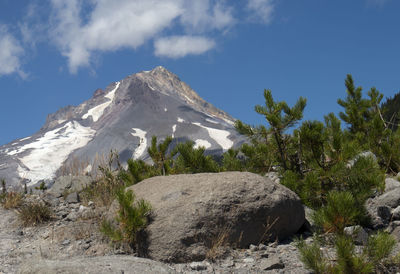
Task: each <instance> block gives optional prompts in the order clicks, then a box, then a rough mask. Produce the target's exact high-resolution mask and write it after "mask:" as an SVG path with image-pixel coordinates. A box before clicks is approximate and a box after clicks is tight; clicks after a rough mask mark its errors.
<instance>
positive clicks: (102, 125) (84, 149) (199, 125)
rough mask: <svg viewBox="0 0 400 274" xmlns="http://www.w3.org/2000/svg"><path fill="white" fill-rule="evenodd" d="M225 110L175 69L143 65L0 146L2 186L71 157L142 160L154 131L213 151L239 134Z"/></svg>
mask: <svg viewBox="0 0 400 274" xmlns="http://www.w3.org/2000/svg"><path fill="white" fill-rule="evenodd" d="M234 121H235V119H233V118H232V117H231V116H230V115H229V114H227V113H226V112H224V111H222V110H219V109H217V108H216V107H214V106H213V105H211V104H210V103H208V102H206V101H204V100H203V99H202V98H201V97H200V96H199V95H198V94H197V93H196V92H195V91H193V90H192V89H191V88H190V87H189V86H188V85H187V84H185V83H184V82H182V81H181V80H180V79H179V78H178V76H176V75H175V74H173V73H171V72H169V71H168V70H166V69H165V68H163V67H156V68H155V69H153V70H151V71H143V72H139V73H136V74H133V75H130V76H128V77H126V78H125V79H123V80H121V81H119V82H115V83H112V84H110V85H109V86H108V87H107V88H106V89H105V90H101V89H98V90H96V91H95V92H94V94H93V97H92V98H90V99H89V100H87V101H85V102H83V103H82V104H80V105H79V106H67V107H64V108H62V109H60V110H58V111H57V112H56V113H53V114H50V115H48V117H47V120H46V123H45V124H44V126H43V127H42V128H41V129H40V130H39V131H38V132H37V133H35V134H34V135H32V136H29V137H26V138H22V139H18V140H15V141H13V142H11V143H9V144H6V145H3V146H1V147H0V178H4V179H6V181H7V184H8V185H10V184H11V185H13V186H16V185H19V184H21V183H27V184H28V186H31V185H34V184H36V183H38V182H39V181H40V180H47V181H51V180H52V179H54V177H55V176H56V174H57V173H59V172H60V170H62V169H63V168H65V167H66V166H68V165H72V164H73V162H74V161H76V159H79V160H80V161H81V163H85V162H86V163H87V166H86V167H85V168H86V169H87V170H88V171H89V170H90V169H91V164H90V163H93V161H94V159H95V158H96V157H98V155H108V154H109V152H110V150H111V149H114V150H116V151H118V152H119V156H120V160H121V162H126V160H128V159H129V158H134V159H143V160H145V161H149V160H150V159H149V156H148V154H147V147H148V146H149V144H150V141H151V138H152V136H153V135H155V136H157V137H158V139H159V140H161V139H163V138H165V137H166V136H168V135H172V136H173V137H174V138H175V142H184V141H187V140H193V141H194V142H195V143H196V146H200V145H201V146H204V147H206V149H207V153H209V154H220V153H222V152H223V151H226V150H227V149H229V148H231V147H232V146H237V145H239V144H241V143H242V142H243V141H244V138H243V137H242V136H240V135H239V134H237V133H236V130H235V128H234V126H233V124H234Z"/></svg>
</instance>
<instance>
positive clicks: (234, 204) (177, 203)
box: [108, 172, 304, 262]
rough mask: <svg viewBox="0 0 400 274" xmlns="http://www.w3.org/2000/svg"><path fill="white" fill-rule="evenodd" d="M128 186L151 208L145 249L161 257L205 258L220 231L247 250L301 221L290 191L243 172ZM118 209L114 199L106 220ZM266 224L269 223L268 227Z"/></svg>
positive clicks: (295, 227)
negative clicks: (152, 218)
mask: <svg viewBox="0 0 400 274" xmlns="http://www.w3.org/2000/svg"><path fill="white" fill-rule="evenodd" d="M128 189H132V190H133V191H134V193H135V194H136V196H137V197H138V198H144V199H146V200H147V201H149V202H150V204H151V205H152V207H153V209H154V214H155V216H157V218H154V220H153V221H152V222H151V223H150V224H149V226H148V227H147V230H148V232H149V233H148V235H149V238H148V239H147V240H148V249H147V250H146V251H147V252H148V255H149V256H150V258H153V259H156V260H160V261H168V262H189V261H199V260H204V259H205V257H206V253H207V251H208V248H209V247H208V246H209V243H210V242H211V243H212V242H215V241H216V240H217V237H218V235H221V232H225V233H226V234H227V235H226V239H227V241H228V243H232V244H237V245H238V247H240V248H246V247H248V246H249V245H250V244H254V243H259V242H260V240H262V238H263V237H265V236H267V237H265V239H264V240H271V239H273V240H275V239H277V238H279V239H283V238H286V237H289V236H291V235H293V234H294V233H296V232H297V231H298V229H299V228H300V227H301V226H302V225H303V223H304V209H303V205H302V204H301V202H300V199H299V198H298V196H297V195H296V194H295V193H294V192H292V191H291V190H289V189H287V188H286V187H284V186H283V185H280V184H277V183H274V182H272V181H271V180H270V179H268V178H265V177H263V176H259V175H256V174H252V173H248V172H224V173H210V174H193V175H171V176H160V177H153V178H150V179H146V180H144V181H142V182H140V183H138V184H136V185H134V186H132V187H129V188H128ZM154 189H157V191H154ZM117 208H118V205H117V202H114V203H113V205H112V207H111V209H110V211H109V214H108V217H109V219H110V220H112V219H113V218H114V216H115V213H116V211H117ZM267 224H270V225H271V224H273V225H272V226H271V228H270V230H269V231H265V227H266V225H267ZM239 239H241V241H240V243H238V240H239Z"/></svg>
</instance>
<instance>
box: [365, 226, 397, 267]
mask: <svg viewBox="0 0 400 274" xmlns="http://www.w3.org/2000/svg"><path fill="white" fill-rule="evenodd" d="M395 245H396V240H395V239H394V237H393V236H392V235H390V234H388V233H385V232H382V231H379V232H378V233H377V234H376V235H372V236H370V237H369V238H368V244H367V247H366V252H367V254H368V256H369V258H370V259H371V261H372V262H373V263H374V264H375V265H378V264H380V263H381V262H382V261H383V260H385V259H388V257H389V255H390V253H391V252H392V251H393V249H394V247H395Z"/></svg>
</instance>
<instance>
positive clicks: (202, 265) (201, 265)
mask: <svg viewBox="0 0 400 274" xmlns="http://www.w3.org/2000/svg"><path fill="white" fill-rule="evenodd" d="M189 266H190V268H191V269H192V270H196V271H202V270H207V266H208V265H207V263H206V262H192V263H191V264H190V265H189Z"/></svg>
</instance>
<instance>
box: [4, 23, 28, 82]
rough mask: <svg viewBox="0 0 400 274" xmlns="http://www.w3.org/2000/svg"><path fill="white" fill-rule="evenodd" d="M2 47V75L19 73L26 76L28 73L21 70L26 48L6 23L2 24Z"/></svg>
mask: <svg viewBox="0 0 400 274" xmlns="http://www.w3.org/2000/svg"><path fill="white" fill-rule="evenodd" d="M0 49H1V50H0V76H2V75H8V74H12V73H18V74H19V75H20V76H21V77H22V78H25V77H26V74H25V73H24V72H23V71H22V70H21V57H22V55H23V54H24V50H23V48H22V47H21V45H20V43H19V42H18V40H17V39H16V38H15V37H14V36H13V35H12V34H11V33H9V31H8V29H7V27H6V26H4V25H0Z"/></svg>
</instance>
